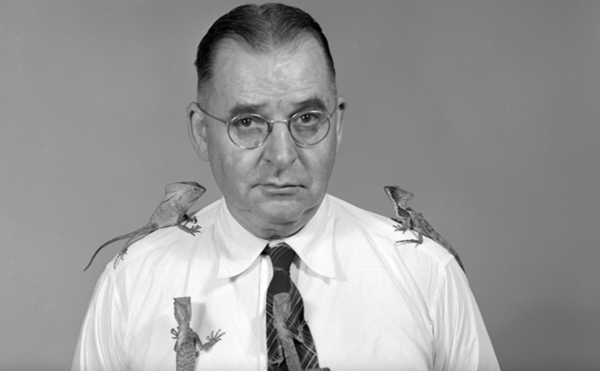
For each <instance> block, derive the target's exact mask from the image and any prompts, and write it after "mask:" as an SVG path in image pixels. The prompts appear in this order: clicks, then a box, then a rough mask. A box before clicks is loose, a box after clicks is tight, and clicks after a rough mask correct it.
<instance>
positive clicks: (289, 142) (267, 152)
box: [263, 121, 298, 170]
mask: <svg viewBox="0 0 600 371" xmlns="http://www.w3.org/2000/svg"><path fill="white" fill-rule="evenodd" d="M263 146H264V147H265V149H264V153H263V157H264V159H265V160H266V161H268V162H270V163H272V164H273V165H274V166H275V167H276V168H278V169H280V170H283V169H286V168H288V167H289V166H291V165H292V164H293V163H294V161H295V160H296V159H297V158H298V152H297V147H296V143H295V142H294V138H292V135H291V134H290V131H289V130H288V127H287V125H286V123H285V122H284V121H276V122H274V123H273V129H272V131H271V134H269V137H268V138H267V141H266V142H265V143H264V144H263Z"/></svg>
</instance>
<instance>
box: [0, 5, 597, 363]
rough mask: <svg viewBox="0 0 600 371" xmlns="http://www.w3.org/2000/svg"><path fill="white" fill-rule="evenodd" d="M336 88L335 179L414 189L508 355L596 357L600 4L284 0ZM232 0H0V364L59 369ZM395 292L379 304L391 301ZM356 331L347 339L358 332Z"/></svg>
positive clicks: (184, 145)
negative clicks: (340, 130)
mask: <svg viewBox="0 0 600 371" xmlns="http://www.w3.org/2000/svg"><path fill="white" fill-rule="evenodd" d="M289 3H290V4H293V5H297V6H300V7H302V8H303V9H305V10H306V11H308V12H309V13H311V14H313V15H314V16H315V17H316V18H317V20H318V21H319V22H320V23H321V24H322V26H323V28H324V31H325V33H326V34H327V35H328V37H329V39H330V42H331V45H332V51H333V55H334V58H335V61H336V66H337V70H338V83H339V92H340V94H342V95H344V96H345V97H346V98H347V100H348V110H347V115H346V120H345V128H344V138H343V141H342V146H341V152H340V155H339V157H338V162H337V167H336V170H335V172H334V175H333V179H332V182H331V184H330V191H331V193H332V194H334V195H336V196H339V197H341V198H343V199H346V200H348V201H350V202H352V203H355V204H357V205H358V206H361V207H364V208H366V209H369V210H372V211H375V212H378V213H381V214H384V215H389V216H392V215H393V214H392V208H391V206H390V205H389V203H388V200H387V198H386V196H385V195H384V193H383V191H382V187H383V186H384V185H387V184H399V185H401V186H402V187H403V188H406V189H408V190H410V191H412V192H413V193H415V195H416V197H415V199H414V200H413V201H412V206H413V207H415V208H416V209H418V210H420V211H421V212H423V213H424V215H425V216H426V217H427V218H428V219H429V221H430V222H431V223H432V224H433V225H434V226H435V227H436V229H437V230H438V231H439V232H441V233H442V235H444V236H445V237H446V239H448V240H449V241H451V242H452V244H453V245H454V246H455V247H456V248H457V250H458V251H459V252H460V254H461V256H462V258H463V261H464V262H465V264H466V267H467V271H468V277H469V281H470V283H471V286H472V288H473V291H474V293H475V295H476V297H477V299H478V303H479V305H480V309H481V311H482V313H483V316H484V319H485V321H486V323H487V326H488V330H489V333H490V335H491V338H492V341H493V343H494V345H495V349H496V352H497V355H498V358H499V360H500V364H501V366H502V367H503V369H504V370H546V371H549V370H567V369H568V370H598V369H600V355H599V353H600V352H598V349H600V319H599V318H598V315H599V314H600V269H599V267H598V265H599V262H600V249H599V247H600V246H599V245H600V243H599V242H600V238H599V230H600V150H599V147H598V143H597V142H598V140H599V139H600V123H599V117H600V104H599V103H600V21H599V20H600V2H593V1H590V2H580V1H563V2H557V1H494V2H488V1H470V2H463V1H461V2H456V1H443V2H429V1H427V2H416V1H415V2H393V1H387V2H386V1H383V2H373V1H371V2H366V1H365V2H361V3H360V4H359V3H358V2H347V1H326V2H325V1H306V2H304V1H289ZM237 4H239V2H238V1H219V2H212V3H208V2H202V1H180V2H166V1H165V2H158V1H128V2H117V1H104V2H101V1H95V2H91V1H90V2H82V1H23V2H21V1H19V2H17V1H14V2H11V1H1V2H0V161H1V162H0V174H1V175H0V187H1V188H0V189H1V192H0V213H1V214H0V218H1V219H0V238H1V241H2V242H1V244H2V258H1V259H0V282H1V284H0V298H1V300H0V301H1V304H0V306H1V309H0V310H1V314H2V315H1V316H0V334H1V335H0V336H1V338H0V369H3V370H5V369H6V370H9V369H10V370H18V369H24V370H25V369H26V370H35V369H39V370H41V369H44V370H63V369H66V368H68V367H69V365H70V362H71V357H72V354H73V350H74V347H75V343H76V339H77V336H78V332H79V327H80V325H81V321H82V320H83V316H84V312H85V310H86V307H87V304H88V301H89V299H90V296H91V294H92V290H93V288H94V284H95V282H96V279H97V277H98V275H99V274H100V271H101V270H102V268H103V266H104V265H105V264H106V263H108V261H109V259H110V257H111V256H112V255H113V254H115V253H116V252H117V251H118V249H119V247H117V246H112V247H110V248H108V249H107V250H105V251H103V252H102V253H101V254H100V255H99V256H98V259H97V260H96V262H95V264H94V265H93V266H92V267H91V268H90V270H88V272H86V273H83V272H82V269H83V267H84V266H85V264H87V262H88V259H89V258H90V256H91V254H92V252H93V251H94V250H95V249H96V248H97V247H98V246H99V245H100V244H101V243H102V242H104V241H106V240H108V239H109V238H111V237H113V236H115V235H117V234H121V233H125V232H128V231H129V230H131V229H133V228H137V227H138V226H141V225H143V224H145V223H146V222H147V220H148V217H149V215H150V214H151V213H152V211H154V208H155V207H156V205H157V204H158V202H159V201H160V200H162V197H163V188H164V185H165V184H166V183H169V182H172V181H178V180H197V181H199V182H201V183H202V184H203V185H205V186H206V187H207V188H208V189H209V191H208V193H207V195H205V196H204V197H203V198H202V199H201V200H200V201H199V202H198V204H197V205H196V206H195V209H197V208H199V207H201V206H204V205H206V204H208V203H209V202H212V201H213V200H215V199H216V198H217V197H219V193H218V190H217V189H216V186H215V184H214V182H213V180H212V176H211V174H210V170H209V167H208V165H207V164H206V163H203V162H201V161H200V160H199V159H198V158H197V157H196V156H195V154H194V152H193V150H192V148H191V145H190V143H189V140H188V138H187V129H186V119H185V107H186V106H187V104H188V103H189V102H190V101H192V100H193V99H194V96H195V93H194V89H195V73H194V70H193V67H192V63H193V60H194V56H195V49H196V46H197V44H198V42H199V40H200V38H201V36H202V35H203V34H204V33H205V32H206V30H207V28H208V27H209V26H210V24H211V23H212V22H213V21H214V20H215V19H216V18H217V17H218V16H220V15H221V14H223V13H224V12H225V11H227V10H229V9H231V8H232V7H233V6H234V5H237ZM390 310H393V308H390ZM357 341H360V339H357Z"/></svg>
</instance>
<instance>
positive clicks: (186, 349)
mask: <svg viewBox="0 0 600 371" xmlns="http://www.w3.org/2000/svg"><path fill="white" fill-rule="evenodd" d="M173 300H174V302H173V306H174V312H175V320H176V321H177V330H175V329H171V334H173V339H177V341H176V342H175V347H174V349H173V350H175V352H176V353H177V355H176V365H177V368H176V370H177V371H194V369H195V368H196V358H198V356H199V355H200V351H204V352H208V351H209V350H211V349H212V347H213V346H214V345H215V344H216V343H217V342H218V341H220V340H221V337H222V336H223V335H225V333H224V332H223V333H222V332H221V330H220V329H219V330H218V331H217V333H216V334H215V333H214V331H213V332H211V333H210V335H209V336H207V337H206V340H208V342H206V343H204V344H202V341H200V337H199V336H198V334H197V333H196V332H195V331H194V330H192V328H191V327H190V320H191V318H192V302H191V298H190V297H189V296H184V297H180V298H174V299H173Z"/></svg>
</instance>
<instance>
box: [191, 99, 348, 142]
mask: <svg viewBox="0 0 600 371" xmlns="http://www.w3.org/2000/svg"><path fill="white" fill-rule="evenodd" d="M197 106H198V109H200V111H201V112H202V113H204V114H205V115H207V116H208V117H210V118H213V119H215V120H217V121H219V122H222V123H223V124H225V125H227V136H228V137H229V140H231V142H232V143H233V144H235V145H236V146H238V147H239V148H242V149H256V148H259V147H261V146H262V145H263V144H265V142H266V141H267V139H268V138H269V135H271V132H272V131H273V125H274V124H275V123H282V124H286V126H287V128H288V131H289V132H290V135H291V137H292V139H294V143H296V145H297V146H299V147H302V148H306V147H311V146H314V145H316V144H319V143H321V142H322V141H323V140H324V139H325V138H327V136H328V135H329V131H331V117H332V116H333V114H334V113H335V111H337V109H338V106H337V105H336V106H335V107H334V108H333V111H331V113H329V114H328V113H327V111H325V112H323V111H321V110H318V109H313V110H306V111H300V112H297V113H295V114H293V115H292V116H291V117H290V118H289V119H286V120H269V119H267V118H266V117H264V116H263V115H259V114H258V113H250V114H243V115H236V116H234V117H232V118H231V119H229V120H224V119H221V118H219V117H216V116H213V115H212V114H210V113H208V112H206V110H204V109H203V108H202V107H201V106H200V104H198V105H197ZM307 113H319V114H324V115H325V119H326V120H327V132H326V133H325V135H324V136H323V138H321V139H319V140H318V141H316V142H314V143H310V144H306V143H302V142H300V141H298V139H296V137H294V133H293V132H292V129H291V124H292V121H293V120H294V119H296V118H298V117H299V116H301V115H305V114H307ZM241 116H249V117H259V118H260V119H261V120H264V121H265V122H266V123H267V129H268V130H267V135H266V136H265V137H264V139H263V140H262V142H260V143H259V144H258V145H256V146H254V147H244V146H242V145H240V144H238V143H236V141H235V140H233V138H232V137H231V131H230V128H231V124H232V123H233V122H234V121H235V120H237V119H238V118H240V117H241Z"/></svg>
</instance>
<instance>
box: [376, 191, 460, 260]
mask: <svg viewBox="0 0 600 371" xmlns="http://www.w3.org/2000/svg"><path fill="white" fill-rule="evenodd" d="M383 189H384V190H385V193H386V194H387V196H388V197H389V199H390V201H392V205H393V206H394V210H395V212H396V218H392V220H394V221H395V222H398V223H400V225H398V226H396V230H397V231H402V232H406V231H407V230H408V229H411V230H413V231H414V232H416V233H417V239H416V240H406V241H398V243H409V242H414V243H416V244H417V245H419V244H421V243H423V236H426V237H429V238H430V239H432V240H434V241H435V242H437V243H439V244H440V245H442V247H444V248H445V249H446V250H447V251H448V252H449V253H450V254H452V255H453V256H454V258H456V261H457V262H458V265H460V267H461V268H462V270H463V271H465V267H464V265H463V263H462V261H461V260H460V257H459V256H458V253H457V252H456V250H455V249H454V248H453V247H452V245H450V243H449V242H448V241H446V239H444V238H443V237H442V236H441V235H440V234H439V233H438V232H436V231H435V229H433V227H432V226H431V224H429V222H428V221H427V220H425V218H424V217H423V214H421V213H418V212H416V211H415V210H413V209H412V208H411V207H410V206H408V201H410V200H412V199H413V197H414V195H413V194H412V193H410V192H408V191H405V190H403V189H402V188H400V187H398V186H385V187H383Z"/></svg>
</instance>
